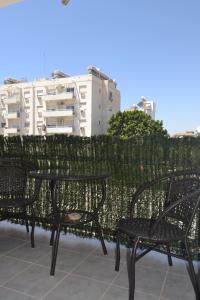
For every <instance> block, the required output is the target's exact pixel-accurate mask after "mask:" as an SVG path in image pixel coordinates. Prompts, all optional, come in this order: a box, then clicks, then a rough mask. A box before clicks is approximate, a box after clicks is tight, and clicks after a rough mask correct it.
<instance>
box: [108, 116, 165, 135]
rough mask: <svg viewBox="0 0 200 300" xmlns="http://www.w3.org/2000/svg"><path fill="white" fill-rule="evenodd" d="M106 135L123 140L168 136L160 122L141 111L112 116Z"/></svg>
mask: <svg viewBox="0 0 200 300" xmlns="http://www.w3.org/2000/svg"><path fill="white" fill-rule="evenodd" d="M108 134H109V135H111V136H120V137H122V138H124V139H127V138H130V137H133V136H141V135H142V136H144V135H163V136H168V133H167V130H166V129H164V128H163V122H162V121H155V120H153V119H152V118H151V117H150V116H149V115H147V114H145V113H144V112H143V111H138V110H134V111H124V112H118V113H117V114H115V115H113V116H112V117H111V119H110V121H109V128H108Z"/></svg>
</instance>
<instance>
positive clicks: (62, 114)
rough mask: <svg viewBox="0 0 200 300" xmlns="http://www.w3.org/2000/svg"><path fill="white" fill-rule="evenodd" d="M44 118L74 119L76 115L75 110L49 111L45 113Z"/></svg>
mask: <svg viewBox="0 0 200 300" xmlns="http://www.w3.org/2000/svg"><path fill="white" fill-rule="evenodd" d="M42 114H43V117H44V118H49V117H51V118H52V117H53V118H57V117H72V116H73V114H74V111H73V109H57V108H56V109H47V110H46V111H44V112H43V113H42Z"/></svg>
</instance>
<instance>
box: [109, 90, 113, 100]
mask: <svg viewBox="0 0 200 300" xmlns="http://www.w3.org/2000/svg"><path fill="white" fill-rule="evenodd" d="M109 100H110V101H113V93H112V92H109Z"/></svg>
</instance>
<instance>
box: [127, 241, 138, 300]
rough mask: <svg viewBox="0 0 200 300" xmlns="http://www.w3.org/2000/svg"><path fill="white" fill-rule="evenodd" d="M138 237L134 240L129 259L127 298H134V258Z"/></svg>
mask: <svg viewBox="0 0 200 300" xmlns="http://www.w3.org/2000/svg"><path fill="white" fill-rule="evenodd" d="M138 242H139V238H137V239H135V240H134V244H133V248H132V253H131V259H130V278H129V300H134V295H135V258H136V252H137V245H138Z"/></svg>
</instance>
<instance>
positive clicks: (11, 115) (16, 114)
mask: <svg viewBox="0 0 200 300" xmlns="http://www.w3.org/2000/svg"><path fill="white" fill-rule="evenodd" d="M19 117H20V112H8V113H7V114H6V115H5V118H7V119H18V118H19Z"/></svg>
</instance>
